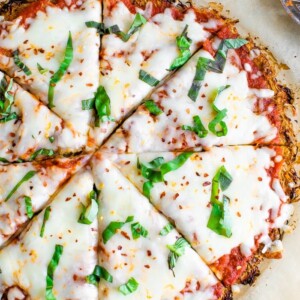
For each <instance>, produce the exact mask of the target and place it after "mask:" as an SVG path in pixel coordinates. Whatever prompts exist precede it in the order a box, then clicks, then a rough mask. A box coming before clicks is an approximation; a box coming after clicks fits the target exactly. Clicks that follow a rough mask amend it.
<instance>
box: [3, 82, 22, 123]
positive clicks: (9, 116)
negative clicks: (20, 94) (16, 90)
mask: <svg viewBox="0 0 300 300" xmlns="http://www.w3.org/2000/svg"><path fill="white" fill-rule="evenodd" d="M13 83H14V81H13V79H10V81H9V83H8V82H7V80H6V78H5V76H3V78H2V80H1V82H0V123H6V122H8V121H11V120H16V119H18V115H17V114H16V113H15V112H11V107H12V105H13V103H14V100H15V98H14V94H13V93H12V87H13Z"/></svg>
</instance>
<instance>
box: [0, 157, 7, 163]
mask: <svg viewBox="0 0 300 300" xmlns="http://www.w3.org/2000/svg"><path fill="white" fill-rule="evenodd" d="M0 162H2V163H5V164H7V163H9V161H8V160H7V159H6V158H4V157H0Z"/></svg>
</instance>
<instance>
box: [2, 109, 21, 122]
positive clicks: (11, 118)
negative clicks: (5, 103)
mask: <svg viewBox="0 0 300 300" xmlns="http://www.w3.org/2000/svg"><path fill="white" fill-rule="evenodd" d="M18 118H19V117H18V115H17V114H16V113H15V112H13V113H11V114H9V115H8V116H7V117H4V118H1V119H0V123H6V122H9V121H11V120H17V119H18Z"/></svg>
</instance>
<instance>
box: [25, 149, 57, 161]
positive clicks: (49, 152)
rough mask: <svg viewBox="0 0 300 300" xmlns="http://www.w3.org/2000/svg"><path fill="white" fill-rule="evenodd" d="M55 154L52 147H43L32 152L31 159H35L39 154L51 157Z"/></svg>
mask: <svg viewBox="0 0 300 300" xmlns="http://www.w3.org/2000/svg"><path fill="white" fill-rule="evenodd" d="M53 155H54V151H53V150H52V149H46V148H41V149H39V150H36V151H35V152H34V153H32V154H31V156H30V158H29V160H30V161H33V160H35V159H36V158H37V157H38V156H49V157H51V156H53Z"/></svg>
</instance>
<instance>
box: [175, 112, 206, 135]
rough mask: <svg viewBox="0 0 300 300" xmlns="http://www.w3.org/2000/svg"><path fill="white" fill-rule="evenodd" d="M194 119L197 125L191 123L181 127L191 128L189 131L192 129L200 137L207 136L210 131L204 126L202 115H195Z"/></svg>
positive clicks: (184, 128)
mask: <svg viewBox="0 0 300 300" xmlns="http://www.w3.org/2000/svg"><path fill="white" fill-rule="evenodd" d="M193 121H194V123H195V125H194V126H193V127H192V126H189V125H183V126H182V127H181V128H182V129H183V130H189V131H192V132H194V133H196V134H197V135H198V136H199V137H200V138H205V137H206V136H207V134H208V131H207V129H206V128H205V127H204V125H203V123H202V121H201V119H200V117H199V116H194V117H193Z"/></svg>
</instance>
